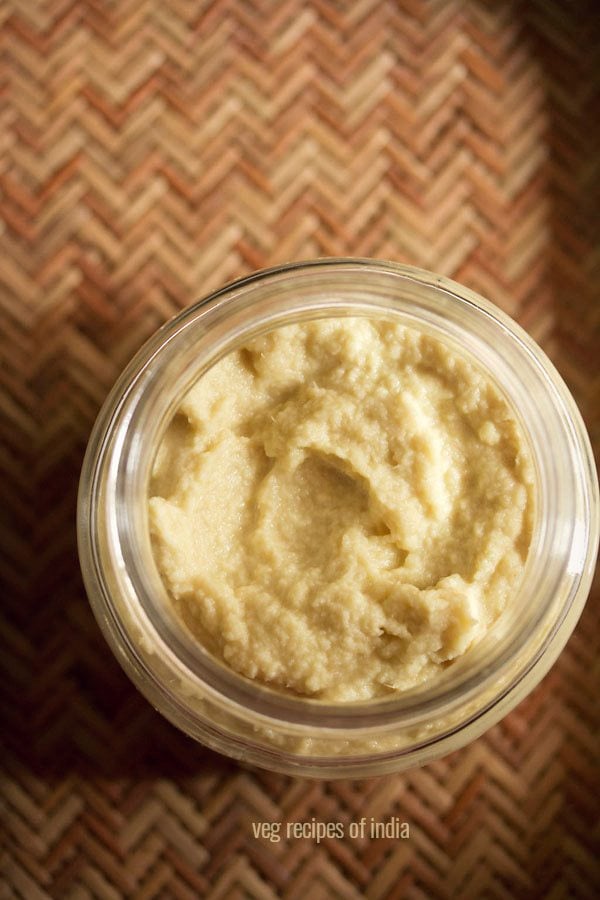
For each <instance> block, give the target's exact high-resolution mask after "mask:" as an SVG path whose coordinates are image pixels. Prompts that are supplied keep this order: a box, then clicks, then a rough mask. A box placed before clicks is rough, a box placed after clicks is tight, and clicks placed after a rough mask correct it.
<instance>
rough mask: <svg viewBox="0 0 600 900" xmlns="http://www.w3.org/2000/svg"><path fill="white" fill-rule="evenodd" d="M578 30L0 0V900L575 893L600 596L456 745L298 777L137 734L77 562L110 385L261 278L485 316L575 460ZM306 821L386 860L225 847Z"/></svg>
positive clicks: (461, 12) (580, 321)
mask: <svg viewBox="0 0 600 900" xmlns="http://www.w3.org/2000/svg"><path fill="white" fill-rule="evenodd" d="M598 25H599V7H598V6H597V4H595V3H590V4H585V3H579V2H570V3H566V2H564V3H563V2H558V0H555V2H552V0H550V2H546V0H537V2H526V3H522V4H513V3H510V2H500V0H498V2H481V0H470V2H459V0H450V2H446V0H431V2H423V0H402V2H391V0H390V2H377V0H355V2H349V3H344V2H334V0H310V2H301V0H282V2H267V0H217V2H214V3H196V2H192V0H169V2H168V3H167V2H164V0H118V2H117V0H114V2H108V0H107V2H104V0H87V2H78V0H0V40H1V42H2V44H1V46H2V53H1V57H0V66H1V68H0V191H1V194H0V205H1V211H2V222H3V225H0V325H1V328H0V335H1V338H0V344H1V346H0V352H1V361H2V365H1V369H0V379H1V382H0V384H1V390H0V409H1V420H0V421H1V426H0V427H1V432H2V434H1V443H0V458H1V465H2V478H1V480H0V491H1V492H2V499H1V509H2V516H3V525H2V553H1V556H0V573H1V575H2V580H3V588H2V600H1V607H0V630H1V635H0V640H1V644H0V646H1V649H0V703H1V710H2V734H1V737H2V741H3V744H4V748H3V774H2V778H1V782H0V788H1V790H0V794H1V804H2V805H1V810H0V834H1V838H2V845H3V855H2V859H1V862H0V867H1V869H2V879H1V886H0V896H1V897H23V898H26V900H38V898H47V897H52V898H89V897H99V898H118V897H137V898H171V897H175V898H196V897H208V898H211V900H216V898H248V897H251V898H273V897H284V898H289V900H292V898H309V900H317V898H328V897H340V898H356V897H368V898H373V900H376V898H405V897H406V898H415V900H416V898H446V897H452V898H467V900H468V898H481V897H493V898H507V900H508V898H511V900H512V898H515V897H517V898H520V897H524V898H529V897H551V898H562V897H589V898H592V897H595V896H598V894H597V893H596V890H597V888H598V878H599V873H598V867H597V857H595V855H594V853H595V849H596V848H597V840H598V819H597V816H598V799H597V798H598V791H599V787H600V785H599V782H598V766H597V753H598V746H597V729H598V724H599V718H598V707H597V695H598V690H599V681H598V660H599V658H600V643H599V614H598V603H599V600H600V598H599V595H598V591H597V590H596V592H595V594H594V595H593V597H592V599H591V600H590V602H589V603H588V606H587V609H586V611H585V613H584V616H583V618H582V620H581V622H580V624H579V626H578V628H577V630H576V632H575V634H574V635H573V637H572V639H571V641H570V642H569V645H568V647H567V649H566V651H565V652H564V653H563V655H562V656H561V658H560V660H559V662H558V663H557V665H556V666H555V667H554V668H553V670H552V671H551V673H550V674H549V675H548V676H547V677H546V679H545V680H544V681H543V683H542V684H541V686H540V687H539V688H538V689H537V690H536V691H535V692H534V693H533V694H532V695H531V696H530V697H529V698H528V699H527V700H526V701H525V702H523V703H522V704H521V705H520V706H519V707H518V708H517V709H516V710H515V711H514V712H513V713H512V714H511V715H510V716H508V718H507V719H505V720H504V721H503V722H502V723H501V724H499V725H497V726H496V727H495V728H493V729H492V730H491V731H490V732H489V733H488V734H487V735H486V736H485V737H483V738H481V739H480V740H478V741H476V742H475V743H473V744H472V745H471V746H469V747H467V748H465V749H464V750H462V751H460V752H457V753H455V754H454V755H452V756H451V757H449V758H446V759H443V760H442V761H440V762H437V763H435V764H432V765H429V766H427V767H425V768H424V769H422V770H415V771H411V772H409V773H406V774H402V775H397V776H393V777H387V778H383V779H373V780H368V781H361V782H351V781H346V782H339V783H311V782H303V781H297V780H294V779H292V778H287V777H283V776H276V775H270V774H266V773H256V774H254V773H250V772H248V771H243V770H242V769H240V768H238V766H236V765H235V764H234V763H233V762H229V761H227V760H225V759H223V758H220V757H218V756H217V755H215V754H213V753H210V752H209V751H207V750H203V749H202V748H201V747H199V746H196V745H194V744H193V743H192V742H191V741H189V740H188V739H186V738H185V737H183V736H182V735H181V734H179V733H178V732H176V731H175V730H174V729H173V728H172V727H171V726H170V725H168V724H167V723H166V722H165V721H163V720H162V719H161V718H160V717H159V716H158V715H157V714H156V713H154V711H153V710H152V709H151V708H150V706H149V705H148V704H147V703H146V702H145V701H144V700H143V699H142V698H141V697H140V696H139V695H138V694H137V693H136V691H135V690H134V689H133V687H132V686H131V685H130V684H129V682H128V681H127V679H126V678H125V676H124V675H123V674H122V672H121V670H120V669H119V667H118V665H117V663H116V662H115V661H114V659H113V658H112V656H111V654H110V652H109V651H108V649H107V647H106V646H105V644H104V642H103V640H102V638H101V636H100V634H99V632H98V629H97V627H96V625H95V623H94V621H93V619H92V616H91V613H90V610H89V608H88V605H87V602H86V598H85V595H84V591H83V589H82V584H81V579H80V575H79V570H78V564H77V558H76V546H75V536H74V507H75V494H76V486H77V478H78V474H79V469H80V465H81V459H82V453H83V450H84V447H85V443H86V440H87V437H88V434H89V430H90V427H91V424H92V422H93V420H94V417H95V414H96V413H97V411H98V408H99V406H100V404H101V402H102V400H103V398H104V397H105V395H106V393H107V391H108V389H109V387H110V385H111V383H112V382H113V380H114V379H115V377H116V375H117V374H118V372H119V371H120V369H121V368H122V366H123V365H124V363H125V362H126V361H127V360H128V359H129V357H130V356H131V355H132V353H133V352H134V351H135V350H136V348H137V347H138V346H139V345H140V344H141V343H142V342H143V340H144V339H145V338H146V337H147V336H148V335H149V334H150V333H151V332H152V331H153V330H154V329H155V328H156V327H157V326H158V325H160V324H161V323H162V322H163V321H164V320H165V319H167V318H168V317H169V316H171V315H172V314H173V313H174V312H176V311H177V310H178V309H180V308H181V307H182V306H184V305H186V304H188V303H190V302H191V301H193V300H195V299H197V298H198V297H199V296H201V295H203V294H205V293H206V292H207V291H208V290H210V289H211V288H214V287H216V286H218V285H220V284H221V283H223V282H225V281H227V280H229V279H232V278H234V277H236V276H238V275H241V274H243V273H245V272H248V271H250V270H252V269H255V268H257V267H260V266H263V265H269V264H273V263H277V262H282V261H286V260H293V259H301V258H306V257H314V256H328V255H338V254H342V255H361V256H375V257H382V258H389V259H394V260H400V261H405V262H409V263H413V264H416V265H420V266H424V267H427V268H431V269H434V270H437V271H439V272H441V273H444V274H447V275H450V276H452V277H454V278H456V279H458V280H459V281H462V282H464V283H465V284H467V285H469V286H470V287H472V288H475V289H476V290H478V291H480V292H481V293H483V294H484V295H486V296H487V297H489V298H490V299H492V300H494V301H495V302H496V303H498V304H499V305H500V306H502V307H503V308H504V309H505V310H507V311H508V312H509V313H511V314H512V315H514V316H515V317H516V318H517V319H518V320H519V321H520V322H521V323H522V324H523V325H524V326H525V327H526V328H527V329H528V330H529V331H530V333H531V334H532V335H533V336H534V337H535V338H536V339H537V340H539V341H540V342H541V343H542V345H543V346H544V348H545V349H546V350H547V352H548V353H549V354H550V356H551V357H552V358H553V359H554V361H555V362H556V364H557V366H558V367H559V369H560V371H561V372H562V373H563V375H564V377H565V378H566V379H567V381H568V383H569V385H570V387H571V388H572V390H573V392H574V394H575V396H576V398H577V401H578V402H579V404H580V406H581V409H582V411H583V413H584V415H585V417H586V420H587V423H588V427H589V429H590V432H591V434H592V436H593V440H594V444H595V449H596V451H598V449H599V448H600V374H599V366H598V356H599V355H600V295H599V290H598V285H599V283H600V277H599V276H600V271H599V269H600V244H599V240H598V210H599V208H600V191H599V181H600V155H599V152H598V146H599V139H600V131H599V122H600V106H599V102H598V99H599V87H600V53H599V46H600V42H599V37H600V29H599V28H598ZM313 816H314V817H315V818H316V819H318V820H319V821H340V822H344V823H349V822H350V821H352V820H356V819H359V818H360V817H361V816H367V817H371V816H373V817H374V818H375V819H377V820H382V821H385V820H386V819H388V818H389V817H390V816H395V817H399V818H400V819H401V820H402V821H408V822H409V823H410V826H411V837H410V839H409V840H408V841H401V840H394V839H387V840H371V841H363V842H361V841H352V840H349V839H346V840H335V839H332V840H327V841H323V842H321V843H320V844H319V845H318V846H317V845H316V843H315V842H314V841H311V840H304V839H299V840H293V839H292V840H289V841H287V840H283V841H281V842H280V843H271V842H269V841H265V840H260V839H258V840H257V839H255V838H254V837H253V835H252V829H251V824H250V823H251V822H252V821H262V820H265V821H270V820H283V821H301V820H304V819H306V820H310V819H311V818H312V817H313ZM595 842H596V843H595Z"/></svg>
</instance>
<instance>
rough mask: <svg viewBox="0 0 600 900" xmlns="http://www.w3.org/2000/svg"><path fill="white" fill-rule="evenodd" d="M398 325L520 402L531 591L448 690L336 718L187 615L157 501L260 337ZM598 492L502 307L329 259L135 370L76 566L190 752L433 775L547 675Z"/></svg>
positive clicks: (553, 383) (158, 339) (401, 270)
mask: <svg viewBox="0 0 600 900" xmlns="http://www.w3.org/2000/svg"><path fill="white" fill-rule="evenodd" d="M349 315H352V316H356V315H361V316H377V317H382V316H383V317H387V318H390V319H393V320H395V321H400V322H401V323H403V324H406V325H409V326H413V327H416V328H419V329H421V330H423V331H425V332H427V333H429V334H432V335H435V336H437V337H438V338H439V339H441V340H443V341H444V342H446V343H447V344H448V345H450V346H453V347H454V348H455V349H457V350H458V351H459V352H461V353H462V354H463V355H466V356H467V357H470V358H471V359H472V360H474V361H476V363H477V364H478V365H479V366H480V367H482V368H483V369H485V370H486V371H487V372H488V373H489V375H490V377H491V378H492V379H493V380H494V382H495V383H496V385H497V386H498V388H499V389H500V390H501V391H502V393H503V394H504V396H505V397H506V399H507V400H508V402H509V403H510V405H511V407H512V409H513V411H514V414H515V416H516V417H517V419H518V420H519V422H520V424H521V426H522V429H523V432H524V434H525V437H526V440H527V441H528V443H529V445H530V450H531V453H532V456H533V460H534V464H535V471H536V497H535V509H536V512H535V525H534V530H533V537H532V542H531V547H530V552H529V556H528V560H527V564H526V569H525V575H524V578H523V581H522V586H521V587H520V589H519V591H518V592H517V594H516V596H515V597H514V599H513V602H512V603H510V604H509V607H508V608H507V609H506V610H505V612H504V613H503V615H502V616H501V617H500V619H499V621H498V622H497V623H496V625H495V626H494V627H493V628H492V629H491V630H490V631H489V632H488V633H487V634H486V635H485V637H484V638H483V639H482V640H481V641H480V642H479V643H478V644H477V645H476V646H475V647H473V648H472V649H470V650H469V651H468V652H467V653H466V654H464V656H463V657H462V658H460V659H458V660H456V661H455V662H454V663H453V664H452V666H450V667H448V669H446V670H445V672H444V673H443V674H442V675H441V676H440V677H439V679H436V680H435V682H433V683H432V682H429V683H426V684H424V685H421V686H420V687H418V688H415V689H414V690H411V691H408V692H406V693H403V694H401V695H398V696H396V697H394V698H393V699H385V700H377V701H371V702H369V703H356V704H340V705H330V704H329V705H328V704H325V703H323V702H319V701H316V700H311V699H303V698H300V697H295V696H288V695H284V694H282V693H278V692H275V691H272V690H270V689H269V688H267V687H264V686H262V685H260V684H258V683H255V682H252V681H249V680H248V679H245V678H243V677H242V676H239V675H237V674H236V673H235V672H233V671H231V670H229V669H227V668H226V667H224V666H223V665H221V664H220V663H219V662H218V661H216V660H215V659H213V658H211V657H210V656H209V655H208V654H207V653H206V652H205V651H204V650H203V649H202V648H201V647H200V646H198V644H197V643H196V642H195V641H194V640H193V638H192V637H191V635H190V634H188V632H187V631H186V630H185V628H184V627H183V626H182V625H181V624H180V622H179V621H178V619H177V618H176V616H175V614H174V612H173V610H172V608H171V605H170V603H169V601H168V598H167V596H166V591H165V588H164V586H163V584H162V581H161V579H160V576H159V573H158V571H157V568H156V565H155V563H154V559H153V555H152V551H151V545H150V535H149V526H148V514H147V499H148V484H149V475H150V471H151V467H152V464H153V460H154V454H155V452H156V448H157V446H158V444H159V442H160V439H161V436H162V434H163V432H164V429H165V428H166V426H167V424H168V422H169V420H170V419H171V417H172V415H173V413H174V411H175V410H176V408H177V406H178V405H179V403H180V401H181V399H182V398H183V396H184V394H185V393H186V392H187V391H188V389H189V388H190V387H191V385H192V384H193V382H194V381H195V380H196V379H197V378H198V377H199V375H201V374H202V373H203V372H204V371H206V369H207V368H209V367H210V366H211V365H212V364H214V363H215V362H216V361H217V360H219V359H220V358H221V357H222V356H224V355H225V354H226V353H228V352H229V351H231V350H233V349H235V348H237V347H239V346H240V345H241V344H242V343H244V342H245V341H247V340H248V339H249V338H251V337H254V336H256V335H258V334H260V333H263V332H265V331H268V330H270V329H272V328H275V327H278V326H280V325H284V324H289V323H291V322H297V321H300V320H303V319H309V318H313V319H314V318H320V317H326V316H349ZM598 510H599V503H598V481H597V476H596V472H595V468H594V462H593V457H592V453H591V449H590V445H589V440H588V437H587V434H586V431H585V427H584V425H583V422H582V420H581V417H580V414H579V412H578V410H577V407H576V405H575V403H574V401H573V399H572V397H571V395H570V393H569V391H568V390H567V388H566V386H565V384H564V383H563V381H562V379H561V378H560V376H559V375H558V373H557V372H556V370H555V369H554V367H553V366H552V364H551V363H550V361H549V360H548V359H547V357H546V356H545V355H544V354H543V353H542V351H541V350H540V349H539V347H537V345H536V344H535V343H534V342H533V341H532V340H531V339H530V338H529V337H528V336H527V334H525V332H524V331H523V330H522V329H521V328H520V327H519V326H518V325H516V324H515V322H513V321H512V320H511V319H509V318H508V317H507V316H506V315H504V314H503V313H502V312H501V311H500V310H498V309H497V308H496V307H495V306H494V305H493V304H491V303H489V302H488V301H486V300H484V299H483V298H481V297H479V296H478V295H476V294H474V293H473V292H472V291H470V290H467V289H466V288H464V287H462V286H460V285H458V284H456V283H454V282H452V281H449V280H448V279H445V278H441V277H439V276H437V275H434V274H432V273H430V272H425V271H422V270H419V269H413V268H410V267H407V266H401V265H396V264H393V263H387V262H380V261H376V260H361V259H346V260H345V259H325V260H316V261H313V262H305V263H297V264H291V265H287V266H281V267H278V268H274V269H269V270H266V271H262V272H258V273H256V274H254V275H251V276H249V277H247V278H242V279H241V280H239V281H236V282H235V283H234V284H231V285H229V286H227V287H225V288H223V289H222V290H219V291H216V292H215V293H213V294H211V295H210V296H209V297H207V298H206V299H204V300H201V301H200V302H198V303H196V304H195V305H194V306H191V307H190V308H188V309H185V310H184V311H183V312H182V313H180V315H178V316H177V317H176V318H174V319H173V320H172V321H170V322H168V323H167V324H166V325H164V326H163V327H162V328H161V329H160V330H159V331H158V332H157V333H156V334H155V335H154V336H153V337H152V338H151V339H150V340H149V341H148V342H147V343H146V344H145V345H144V346H143V347H142V349H141V350H140V351H139V352H138V354H137V355H136V356H135V358H134V359H133V360H132V362H131V363H130V364H129V366H128V367H127V368H126V370H125V371H124V373H123V374H122V376H121V377H120V379H119V380H118V382H117V383H116V385H115V386H114V388H113V390H112V392H111V394H110V396H109V397H108V399H107V400H106V402H105V404H104V406H103V408H102V410H101V412H100V415H99V416H98V419H97V421H96V424H95V427H94V430H93V433H92V435H91V438H90V441H89V446H88V450H87V454H86V458H85V462H84V465H83V471H82V476H81V483H80V493H79V504H78V538H79V554H80V559H81V566H82V571H83V575H84V579H85V584H86V588H87V592H88V595H89V598H90V601H91V604H92V607H93V609H94V613H95V615H96V618H97V620H98V622H99V624H100V626H101V628H102V630H103V632H104V634H105V636H106V639H107V640H108V642H109V644H110V646H111V647H112V649H113V652H114V653H115V655H116V657H117V659H118V660H119V661H120V663H121V665H122V666H123V668H124V669H125V671H126V672H127V674H128V675H129V676H130V678H131V679H132V680H133V681H134V683H135V684H136V685H137V687H138V688H139V689H140V691H141V692H142V693H143V694H144V695H145V696H146V697H147V698H148V700H149V701H150V702H151V703H152V704H153V706H155V707H156V708H157V709H158V710H159V711H160V712H161V713H163V714H164V715H165V716H166V717H167V718H168V719H169V720H170V721H171V722H173V723H174V724H175V725H176V726H178V727H179V728H181V729H182V730H183V731H185V732H187V733H188V734H190V735H191V736H192V737H194V738H196V739H197V740H199V741H201V742H202V743H204V744H207V745H208V746H210V747H212V748H213V749H214V750H217V751H218V752H221V753H225V754H227V755H229V756H232V757H234V758H236V759H238V760H241V761H243V762H245V763H248V764H254V765H258V766H262V767H265V768H268V769H272V770H275V771H280V772H287V773H291V774H296V775H310V776H320V777H326V778H334V777H348V776H353V777H363V776H369V775H376V774H384V773H387V772H391V771H397V770H400V769H403V768H407V767H409V766H414V765H421V764H423V763H425V762H427V761H429V760H431V759H433V758H435V757H438V756H441V755H443V754H445V753H448V752H450V751H452V750H455V749H457V748H458V747H460V746H462V745H464V744H466V743H467V742H468V741H471V740H473V739H474V738H476V737H477V736H478V735H480V734H481V733H482V732H483V731H484V730H485V729H487V728H489V727H490V726H491V725H493V724H495V723H496V722H497V721H498V720H499V719H500V718H501V717H502V716H504V715H505V714H506V713H507V712H508V711H509V710H510V709H512V707H514V706H515V705H516V704H517V703H518V702H519V701H520V700H521V699H522V698H523V697H524V696H525V695H526V694H527V693H528V692H529V691H531V690H532V689H533V688H534V687H535V685H536V684H537V683H538V682H539V681H540V679H541V678H542V677H543V676H544V674H545V673H546V672H547V671H548V669H549V668H550V666H551V665H552V663H553V662H554V661H555V659H556V657H557V656H558V654H559V653H560V651H561V650H562V648H563V646H564V644H565V642H566V641H567V639H568V637H569V635H570V634H571V632H572V630H573V628H574V627H575V624H576V622H577V620H578V618H579V615H580V613H581V610H582V607H583V604H584V602H585V598H586V596H587V593H588V590H589V586H590V582H591V578H592V573H593V569H594V562H595V556H596V552H597V543H598V529H599V522H598V517H599V511H598Z"/></svg>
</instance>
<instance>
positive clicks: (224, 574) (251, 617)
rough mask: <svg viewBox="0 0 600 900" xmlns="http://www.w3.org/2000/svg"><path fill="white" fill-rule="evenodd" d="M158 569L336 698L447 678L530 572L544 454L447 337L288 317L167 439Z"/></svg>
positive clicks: (230, 655)
mask: <svg viewBox="0 0 600 900" xmlns="http://www.w3.org/2000/svg"><path fill="white" fill-rule="evenodd" d="M149 516H150V530H151V536H152V542H153V550H154V555H155V559H156V563H157V566H158V570H159V572H160V575H161V577H162V580H163V582H164V584H165V587H166V589H167V592H168V594H169V597H170V598H171V600H172V602H173V603H174V605H175V607H176V609H177V611H178V613H179V615H180V616H181V618H182V619H183V620H184V622H185V624H186V626H187V628H188V629H189V631H190V632H191V633H192V635H193V636H194V637H195V638H196V639H197V640H198V641H199V642H200V643H201V644H202V645H203V646H204V647H205V648H206V649H207V650H208V651H210V652H211V653H213V654H214V655H215V656H216V657H217V658H219V659H220V660H222V661H223V662H224V663H225V664H226V665H228V666H230V667H231V668H232V669H234V670H235V671H236V672H238V673H240V674H242V675H245V676H247V677H249V678H252V679H256V680H258V681H260V682H262V683H264V684H268V685H270V686H271V687H273V688H275V689H279V690H283V691H286V692H292V693H295V694H299V695H304V696H310V697H314V698H319V699H323V700H327V701H330V702H348V701H355V700H368V699H371V698H375V697H381V696H385V695H389V694H390V693H391V692H398V691H403V690H406V689H408V688H411V687H413V686H415V685H417V684H419V683H421V682H423V681H425V680H427V679H431V678H434V677H435V676H436V674H438V673H439V672H440V671H441V670H442V669H443V668H444V667H445V666H447V665H449V664H450V663H451V662H452V660H454V659H456V658H457V657H460V656H461V655H462V654H464V653H465V652H466V651H467V650H468V648H469V647H470V646H471V645H472V644H473V643H474V642H476V641H477V640H478V639H480V638H481V637H482V635H483V634H484V633H485V632H486V631H487V630H488V629H489V628H490V627H491V625H492V624H493V622H494V621H495V620H496V619H497V618H498V616H499V615H500V613H501V612H502V610H503V609H504V607H505V606H506V604H508V603H509V602H510V601H511V598H512V597H513V596H514V594H515V590H516V588H517V587H518V584H519V581H520V579H521V576H522V572H523V568H524V563H525V559H526V555H527V551H528V547H529V543H530V537H531V529H532V519H533V472H532V464H531V460H530V456H529V452H528V449H527V446H526V444H525V441H524V438H523V436H522V433H521V430H520V428H519V427H518V425H517V422H516V421H515V418H514V416H513V414H512V412H511V409H510V407H509V405H508V404H507V403H506V401H505V400H504V398H503V397H502V395H501V394H500V392H499V391H498V389H497V388H496V387H495V386H494V384H493V383H492V381H491V380H490V379H489V377H487V376H486V375H485V373H484V372H483V371H481V370H479V368H477V367H475V366H474V365H473V364H471V363H470V362H468V361H467V360H466V359H465V358H463V357H462V356H461V355H459V354H458V353H457V352H455V351H454V350H452V349H451V348H450V347H449V346H448V345H447V344H446V343H444V342H442V341H440V340H438V339H437V338H434V337H431V336H428V335H426V334H424V333H422V332H420V331H417V330H415V329H412V328H407V327H404V326H401V325H398V324H395V323H393V322H391V321H388V320H383V319H372V318H366V317H365V318H353V317H349V318H331V319H321V320H318V321H311V322H308V323H300V324H296V325H288V326H285V327H282V328H279V329H277V330H274V331H272V332H270V333H268V334H266V335H264V336H261V337H259V338H256V339H253V340H251V341H249V342H248V343H247V344H246V345H245V346H244V347H243V348H241V349H240V350H237V351H235V352H232V353H230V354H229V355H228V356H226V357H225V358H223V359H222V360H221V361H219V362H218V363H217V364H216V365H214V366H213V367H212V368H211V369H210V370H209V371H208V372H206V374H204V375H203V376H202V377H201V378H200V379H199V380H198V382H197V383H196V385H195V386H194V387H193V388H192V390H191V391H190V392H189V393H188V395H187V396H186V397H185V398H184V400H183V402H182V403H181V405H180V407H179V409H178V411H177V413H176V415H175V416H174V418H173V420H172V422H171V424H170V425H169V427H168V429H167V431H166V433H165V436H164V438H163V440H162V443H161V445H160V447H159V449H158V453H157V456H156V461H155V464H154V470H153V474H152V480H151V486H150V499H149Z"/></svg>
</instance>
